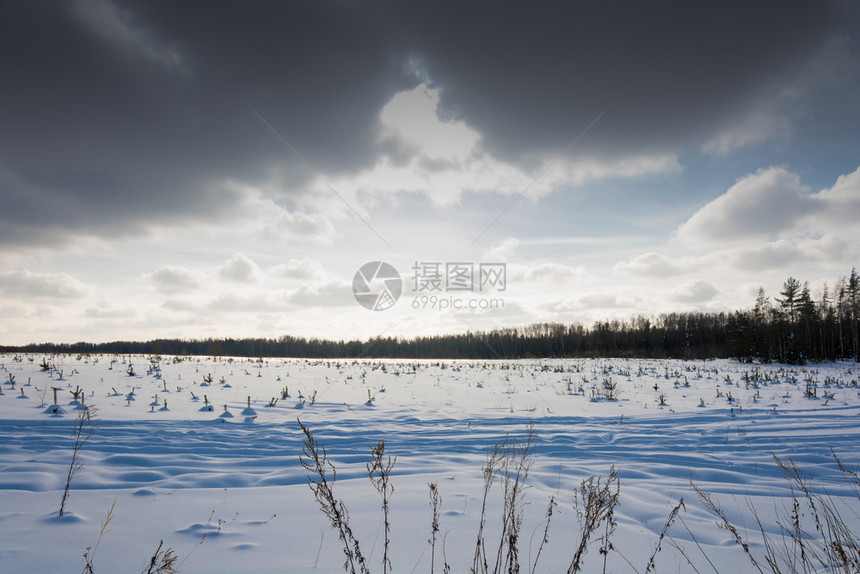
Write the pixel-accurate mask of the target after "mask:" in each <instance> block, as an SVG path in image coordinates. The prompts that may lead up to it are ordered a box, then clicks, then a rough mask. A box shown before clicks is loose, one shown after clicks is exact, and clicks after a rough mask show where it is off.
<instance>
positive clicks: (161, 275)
mask: <svg viewBox="0 0 860 574" xmlns="http://www.w3.org/2000/svg"><path fill="white" fill-rule="evenodd" d="M144 277H146V278H147V279H149V280H150V281H151V282H152V283H153V284H154V285H155V288H156V289H158V290H159V291H161V292H162V293H168V294H172V293H180V292H182V291H191V290H194V289H197V288H198V287H200V286H201V285H202V283H203V274H202V273H200V272H199V271H194V270H191V269H183V268H181V267H174V266H172V265H165V266H164V267H160V268H159V269H156V270H155V271H153V272H152V273H146V274H144Z"/></svg>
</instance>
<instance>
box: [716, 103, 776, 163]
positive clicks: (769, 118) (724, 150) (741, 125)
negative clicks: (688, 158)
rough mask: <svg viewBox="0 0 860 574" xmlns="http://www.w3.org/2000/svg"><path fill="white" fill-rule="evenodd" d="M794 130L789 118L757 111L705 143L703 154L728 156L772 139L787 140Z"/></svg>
mask: <svg viewBox="0 0 860 574" xmlns="http://www.w3.org/2000/svg"><path fill="white" fill-rule="evenodd" d="M792 129H793V128H792V125H791V122H790V121H789V120H788V118H786V117H784V116H781V115H778V114H775V113H774V112H773V111H772V110H755V111H754V112H752V113H750V114H749V116H747V117H746V118H743V120H742V121H739V122H738V123H737V124H734V125H731V126H729V127H727V128H725V129H724V130H723V131H721V132H720V133H718V134H717V135H716V136H714V137H713V138H712V139H710V140H708V141H707V142H705V144H704V145H703V146H702V153H705V154H708V155H713V156H727V155H729V154H731V153H732V152H734V151H736V150H738V149H740V148H743V147H747V146H753V145H757V144H760V143H763V142H765V141H767V140H770V139H775V138H779V139H787V138H788V137H789V136H790V135H791V132H792Z"/></svg>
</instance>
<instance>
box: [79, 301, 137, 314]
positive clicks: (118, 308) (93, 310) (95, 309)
mask: <svg viewBox="0 0 860 574" xmlns="http://www.w3.org/2000/svg"><path fill="white" fill-rule="evenodd" d="M84 316H86V317H89V318H91V319H127V318H131V317H135V316H137V310H136V309H135V308H134V307H128V306H122V305H119V304H118V303H116V302H115V301H111V300H109V299H101V300H99V301H96V303H95V305H92V306H90V307H87V308H86V309H84Z"/></svg>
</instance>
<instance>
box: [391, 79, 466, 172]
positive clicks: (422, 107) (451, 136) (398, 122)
mask: <svg viewBox="0 0 860 574" xmlns="http://www.w3.org/2000/svg"><path fill="white" fill-rule="evenodd" d="M438 105H439V90H435V89H432V88H428V87H427V85H426V84H419V85H418V86H416V87H415V88H413V89H412V90H408V91H405V92H399V93H398V94H396V95H395V96H394V97H393V98H392V99H391V101H389V102H388V103H387V104H386V105H385V107H383V108H382V113H381V114H380V120H381V121H382V125H383V126H385V131H386V133H387V134H388V135H391V136H394V137H395V138H397V139H398V140H400V141H401V142H402V143H404V144H406V145H407V146H408V147H410V148H412V149H414V150H417V151H418V153H419V154H421V155H424V156H426V157H428V158H431V159H437V160H438V159H442V160H464V159H466V158H467V157H468V156H469V155H470V154H472V153H473V151H474V149H475V147H476V146H477V145H478V143H479V142H480V140H481V136H480V135H479V134H478V132H476V131H475V130H473V129H472V128H470V127H469V126H468V125H466V124H465V123H463V122H458V121H443V120H440V119H439V115H438V113H437V110H438Z"/></svg>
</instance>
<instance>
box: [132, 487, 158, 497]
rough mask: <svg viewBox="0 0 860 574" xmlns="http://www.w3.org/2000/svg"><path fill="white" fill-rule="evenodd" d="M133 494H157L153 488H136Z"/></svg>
mask: <svg viewBox="0 0 860 574" xmlns="http://www.w3.org/2000/svg"><path fill="white" fill-rule="evenodd" d="M132 496H155V491H154V490H153V489H151V488H141V489H139V490H135V491H134V492H133V493H132Z"/></svg>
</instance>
